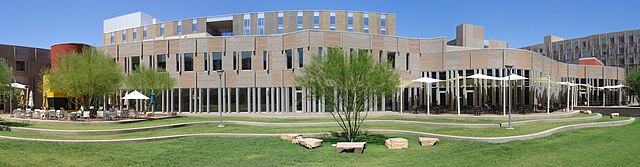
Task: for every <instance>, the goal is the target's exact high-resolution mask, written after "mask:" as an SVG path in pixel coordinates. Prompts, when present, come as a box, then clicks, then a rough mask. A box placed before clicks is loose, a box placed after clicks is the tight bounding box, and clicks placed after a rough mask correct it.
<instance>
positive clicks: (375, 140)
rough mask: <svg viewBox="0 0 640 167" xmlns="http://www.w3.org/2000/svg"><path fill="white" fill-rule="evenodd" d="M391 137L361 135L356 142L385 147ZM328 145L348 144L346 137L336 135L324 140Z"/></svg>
mask: <svg viewBox="0 0 640 167" xmlns="http://www.w3.org/2000/svg"><path fill="white" fill-rule="evenodd" d="M388 138H389V137H388V136H385V135H380V134H360V135H358V136H357V137H356V142H367V145H384V141H385V140H387V139H388ZM322 139H323V140H324V142H327V143H337V142H348V141H349V139H347V137H346V136H344V135H342V134H340V133H334V134H333V136H327V137H323V138H322Z"/></svg>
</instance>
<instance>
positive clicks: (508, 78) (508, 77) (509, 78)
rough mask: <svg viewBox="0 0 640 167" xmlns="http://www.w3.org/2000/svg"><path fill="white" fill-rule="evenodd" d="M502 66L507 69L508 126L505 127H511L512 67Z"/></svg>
mask: <svg viewBox="0 0 640 167" xmlns="http://www.w3.org/2000/svg"><path fill="white" fill-rule="evenodd" d="M504 68H506V69H507V71H508V74H507V90H509V126H508V127H507V129H513V127H512V126H511V69H512V68H513V65H505V66H504Z"/></svg>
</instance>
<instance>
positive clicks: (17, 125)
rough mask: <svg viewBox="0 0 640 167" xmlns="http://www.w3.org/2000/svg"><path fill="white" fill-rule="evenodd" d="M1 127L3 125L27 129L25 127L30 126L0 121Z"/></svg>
mask: <svg viewBox="0 0 640 167" xmlns="http://www.w3.org/2000/svg"><path fill="white" fill-rule="evenodd" d="M0 125H2V126H13V127H25V126H28V125H29V124H27V123H20V122H9V121H4V120H0Z"/></svg>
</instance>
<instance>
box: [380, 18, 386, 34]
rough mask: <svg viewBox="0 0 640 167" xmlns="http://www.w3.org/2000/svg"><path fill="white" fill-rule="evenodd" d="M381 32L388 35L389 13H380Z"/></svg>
mask: <svg viewBox="0 0 640 167" xmlns="http://www.w3.org/2000/svg"><path fill="white" fill-rule="evenodd" d="M380 34H382V35H387V15H380Z"/></svg>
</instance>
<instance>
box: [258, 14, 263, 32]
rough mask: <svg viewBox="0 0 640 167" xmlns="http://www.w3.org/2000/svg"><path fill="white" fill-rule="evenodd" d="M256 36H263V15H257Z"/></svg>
mask: <svg viewBox="0 0 640 167" xmlns="http://www.w3.org/2000/svg"><path fill="white" fill-rule="evenodd" d="M260 16H262V17H260ZM258 35H264V14H261V15H258Z"/></svg>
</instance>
